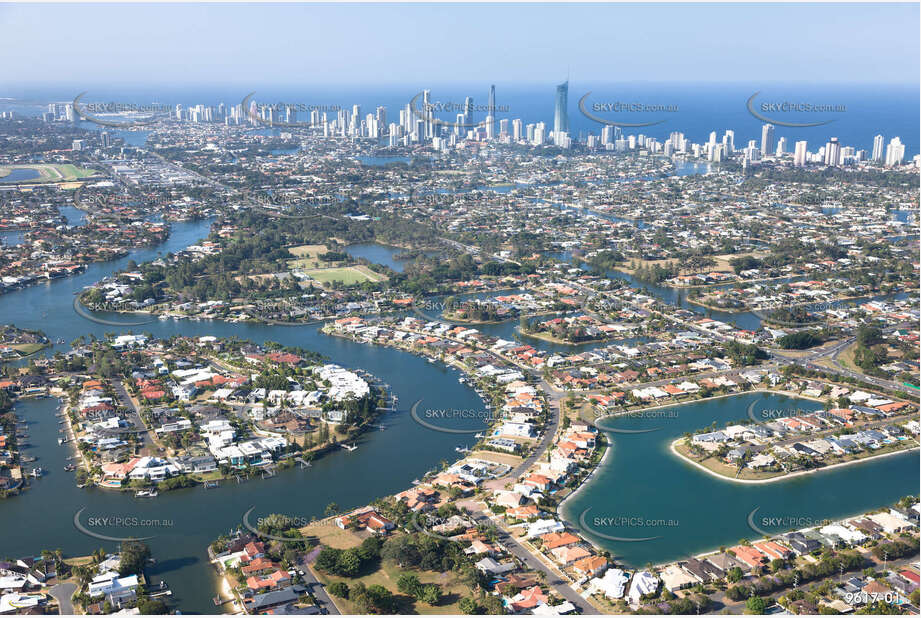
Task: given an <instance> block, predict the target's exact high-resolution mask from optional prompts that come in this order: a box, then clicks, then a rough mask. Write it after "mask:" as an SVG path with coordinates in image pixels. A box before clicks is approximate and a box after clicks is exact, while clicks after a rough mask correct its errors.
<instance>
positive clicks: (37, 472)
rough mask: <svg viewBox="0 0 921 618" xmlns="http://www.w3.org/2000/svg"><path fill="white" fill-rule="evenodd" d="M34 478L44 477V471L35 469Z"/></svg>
mask: <svg viewBox="0 0 921 618" xmlns="http://www.w3.org/2000/svg"><path fill="white" fill-rule="evenodd" d="M32 476H33V477H34V478H41V476H42V469H41V468H35V469H34V470H32Z"/></svg>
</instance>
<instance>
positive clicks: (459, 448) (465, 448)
mask: <svg viewBox="0 0 921 618" xmlns="http://www.w3.org/2000/svg"><path fill="white" fill-rule="evenodd" d="M454 450H455V451H457V452H458V453H469V452H470V449H469V448H467V447H466V446H464V447H460V446H455V447H454Z"/></svg>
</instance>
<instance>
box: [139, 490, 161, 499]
mask: <svg viewBox="0 0 921 618" xmlns="http://www.w3.org/2000/svg"><path fill="white" fill-rule="evenodd" d="M157 495H158V494H157V490H156V489H139V490H138V491H137V493H135V494H134V497H135V498H156V497H157Z"/></svg>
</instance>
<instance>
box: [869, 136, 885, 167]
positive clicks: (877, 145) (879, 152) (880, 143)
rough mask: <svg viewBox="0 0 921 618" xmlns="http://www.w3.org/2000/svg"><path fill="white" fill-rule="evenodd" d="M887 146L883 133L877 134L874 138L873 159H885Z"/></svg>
mask: <svg viewBox="0 0 921 618" xmlns="http://www.w3.org/2000/svg"><path fill="white" fill-rule="evenodd" d="M884 147H885V139H884V138H883V136H882V135H877V136H876V137H874V138H873V157H872V158H873V160H874V161H877V162H878V161H882V160H883V148H884Z"/></svg>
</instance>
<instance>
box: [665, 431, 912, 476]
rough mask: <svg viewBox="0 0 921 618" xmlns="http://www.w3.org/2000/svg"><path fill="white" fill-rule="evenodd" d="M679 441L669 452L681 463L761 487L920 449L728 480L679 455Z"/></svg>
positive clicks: (908, 449)
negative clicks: (752, 477)
mask: <svg viewBox="0 0 921 618" xmlns="http://www.w3.org/2000/svg"><path fill="white" fill-rule="evenodd" d="M681 440H684V438H678V439H677V440H674V441H673V442H671V443H670V444H669V450H670V451H671V452H672V454H673V455H674V456H675V457H677V458H678V459H680V460H682V461H683V462H685V463H689V464H691V465H693V466H694V467H696V468H699V469H701V470H703V471H704V472H706V473H707V474H709V475H710V476H714V477H716V478H719V479H722V480H724V481H729V482H731V483H742V484H746V485H750V484H754V485H762V484H765V483H776V482H778V481H786V480H789V479H792V478H795V477H797V476H804V475H807V474H816V473H818V472H825V471H826V470H832V469H834V468H842V467H844V466H851V465H854V464H860V463H866V462H869V461H876V460H879V459H883V458H885V457H892V456H893V455H904V454H906V453H911V452H912V451H916V450H918V449H921V446H913V447H911V448H906V449H902V450H900V451H893V452H891V453H882V454H880V455H871V456H870V457H863V458H861V459H852V460H851V461H842V462H840V463H836V464H832V465H830V466H822V467H820V468H813V469H811V470H798V471H796V472H791V473H789V474H781V475H780V476H774V477H771V478H767V479H736V478H730V477H728V476H724V475H722V474H720V473H719V472H714V471H713V470H710V469H709V468H707V467H706V466H704V465H702V464H700V463H698V462H696V461H693V460H691V459H688V458H687V457H685V456H684V455H682V454H681V453H679V452H678V451H677V450H676V449H675V445H676V444H677V443H678V442H680V441H681Z"/></svg>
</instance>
